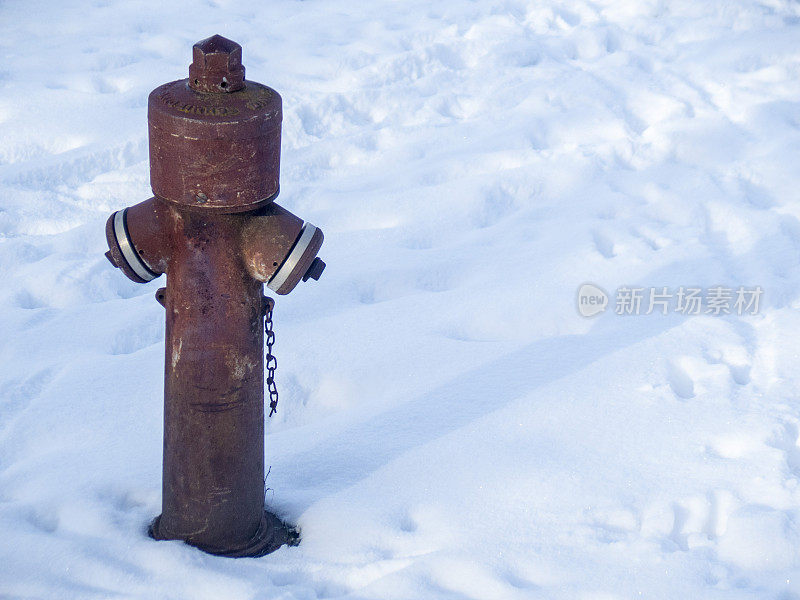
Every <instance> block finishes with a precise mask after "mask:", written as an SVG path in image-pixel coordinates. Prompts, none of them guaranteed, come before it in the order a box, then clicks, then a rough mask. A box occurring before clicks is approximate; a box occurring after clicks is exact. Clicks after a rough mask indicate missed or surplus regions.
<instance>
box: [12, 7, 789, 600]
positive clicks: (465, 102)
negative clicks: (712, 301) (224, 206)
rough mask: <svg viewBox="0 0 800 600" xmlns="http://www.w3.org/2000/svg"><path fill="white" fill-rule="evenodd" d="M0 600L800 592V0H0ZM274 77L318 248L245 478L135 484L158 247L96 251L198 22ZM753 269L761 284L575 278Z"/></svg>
mask: <svg viewBox="0 0 800 600" xmlns="http://www.w3.org/2000/svg"><path fill="white" fill-rule="evenodd" d="M0 27H2V34H3V35H2V37H1V38H0V39H2V41H0V45H1V46H2V67H0V86H2V93H0V135H2V140H3V141H2V144H0V273H2V280H3V281H2V285H1V286H0V332H2V337H0V365H2V367H0V598H14V599H16V598H21V599H22V598H25V599H29V598H37V599H38V598H59V599H68V598H81V599H85V598H110V597H120V598H148V599H160V598H164V599H180V598H197V599H203V598H209V599H212V598H213V599H215V600H216V599H218V598H226V599H243V600H249V599H267V598H276V599H277V598H282V599H311V598H344V597H347V598H354V599H361V600H366V599H381V600H392V599H397V600H400V599H409V598H442V599H475V600H478V599H480V600H488V599H502V600H516V599H523V598H524V599H527V598H547V599H550V598H553V599H581V600H590V599H591V600H600V599H603V600H606V599H627V598H637V597H643V598H651V599H657V598H668V599H675V598H704V599H734V598H735V599H759V600H761V599H774V600H793V599H794V600H797V599H800V444H799V443H798V436H799V433H800V403H798V400H799V399H800V376H798V375H797V369H796V365H797V361H798V358H800V335H798V333H800V312H798V308H800V269H798V268H797V263H798V253H799V252H800V201H799V199H798V195H797V190H798V189H800V171H798V169H797V164H798V159H799V158H800V100H799V99H800V54H798V51H797V45H798V44H797V42H798V40H800V6H798V4H797V3H796V2H791V1H789V0H761V1H755V0H739V1H737V2H725V1H722V0H708V1H705V2H691V1H689V0H641V1H634V0H614V1H612V0H594V1H588V0H570V1H564V2H555V1H553V0H538V1H533V0H529V1H527V2H526V1H524V0H477V1H474V2H457V1H455V0H448V1H443V2H437V3H428V2H421V1H419V0H407V1H405V2H402V3H401V2H391V1H388V0H375V1H374V2H370V3H365V4H363V5H360V6H359V7H358V8H353V4H352V3H348V2H344V1H343V0H327V1H324V2H323V1H322V0H309V1H306V2H298V1H288V0H276V1H274V2H270V3H268V4H267V3H264V4H263V5H262V4H259V3H252V2H244V1H238V0H216V1H215V0H211V1H209V2H205V3H193V2H188V1H186V0H176V1H174V2H152V1H149V0H138V1H135V0H134V1H128V2H119V1H96V2H82V3H77V2H76V3H63V2H61V3H56V2H20V1H16V2H6V3H4V4H3V6H2V7H0ZM214 33H219V34H222V35H225V36H226V37H229V38H231V39H234V40H236V41H237V42H239V43H240V44H242V46H243V48H244V55H243V60H244V63H245V66H246V68H247V76H248V78H250V79H253V80H256V81H260V82H263V83H265V84H267V85H270V86H271V87H274V88H275V89H277V90H278V91H279V92H280V93H281V95H282V96H283V100H284V134H283V156H282V174H281V189H282V192H281V196H280V198H279V199H278V201H279V203H281V204H282V205H283V206H285V207H286V208H288V209H289V210H291V211H292V212H294V213H296V214H298V215H300V216H302V217H303V218H304V219H308V220H309V221H311V222H312V223H314V224H316V225H318V226H320V227H322V228H323V230H324V231H325V234H326V241H325V244H324V246H323V251H322V253H321V255H322V257H323V258H324V259H325V260H326V262H327V264H328V268H327V270H326V272H325V274H324V275H323V277H322V278H321V279H320V281H319V282H316V283H315V282H308V283H306V284H302V285H301V286H299V287H298V288H297V289H296V290H295V291H294V292H293V293H292V294H291V295H289V296H287V297H282V298H279V299H278V303H277V306H276V309H275V329H276V333H277V343H276V348H275V350H276V353H277V356H278V362H279V369H278V384H279V389H280V392H281V402H280V406H279V410H278V414H277V415H276V416H275V417H273V418H272V419H270V420H269V422H268V423H267V438H266V443H267V464H268V465H271V471H270V475H269V479H268V481H267V484H268V486H269V487H270V488H271V490H270V491H269V492H268V495H267V500H268V503H269V505H270V507H271V508H272V510H274V511H276V512H277V513H278V514H280V515H281V516H282V517H283V518H285V519H288V520H290V521H292V522H295V523H297V524H299V526H300V527H301V528H302V532H303V540H302V544H301V545H300V546H298V547H295V548H282V549H280V550H279V551H277V552H276V553H274V554H272V555H270V556H268V557H264V558H260V559H239V560H232V559H224V558H218V557H213V556H209V555H205V554H203V553H201V552H199V551H197V550H195V549H193V548H191V547H188V546H186V545H184V544H181V543H179V542H155V541H152V540H151V539H149V538H148V537H147V536H146V534H145V528H146V525H147V523H148V522H149V520H150V519H151V518H152V517H153V516H155V515H156V514H158V512H159V510H160V493H161V492H160V490H161V444H162V430H161V427H162V425H161V422H162V377H163V360H164V358H163V357H164V347H163V343H164V342H163V338H164V324H163V309H162V308H161V306H159V305H158V304H157V303H156V302H155V300H154V298H153V294H154V292H155V290H156V289H157V288H158V287H160V286H161V285H164V283H163V278H161V279H159V280H156V281H154V282H152V283H150V284H147V285H137V284H134V283H132V282H130V281H128V280H127V279H125V278H124V277H123V276H122V274H121V273H120V272H119V271H117V270H115V269H113V268H112V267H111V265H110V264H109V263H108V262H107V261H106V259H105V258H104V256H103V253H104V252H105V249H106V247H105V239H104V231H103V227H104V223H105V219H106V218H107V216H108V215H109V214H110V213H111V211H114V210H118V209H120V208H122V207H125V206H128V205H131V204H134V203H137V202H139V201H141V200H144V199H146V198H147V197H149V195H150V190H149V179H148V177H149V174H148V163H147V129H146V101H147V94H148V93H149V92H150V90H151V89H153V88H154V87H156V86H157V85H160V84H161V83H164V82H167V81H171V80H174V79H179V78H183V77H185V76H186V72H187V68H188V63H189V62H190V57H191V46H192V44H193V43H194V42H196V41H198V40H200V39H202V38H205V37H208V36H209V35H212V34H214ZM586 282H592V283H593V284H595V285H598V286H600V287H601V288H603V289H604V290H607V291H608V292H609V293H610V294H612V295H613V293H614V291H615V290H616V289H617V288H619V287H622V286H629V287H632V286H640V287H644V288H650V287H656V288H661V287H668V288H670V289H672V290H675V289H677V288H678V287H680V286H696V287H701V288H710V287H712V286H718V285H722V286H726V287H729V288H733V289H735V288H738V287H739V286H747V287H753V286H761V287H762V288H763V290H764V295H763V297H762V298H761V306H760V310H759V311H758V313H757V314H755V315H749V314H747V315H737V314H735V313H734V314H728V315H721V316H712V315H705V314H701V315H683V314H679V313H676V312H674V311H671V312H670V314H668V315H666V316H664V315H661V314H659V313H658V311H656V314H651V315H638V316H635V315H631V316H619V315H617V314H615V313H614V310H613V309H614V298H613V297H612V298H611V301H610V304H609V309H608V310H607V311H606V312H605V313H603V314H601V315H598V316H596V317H594V318H592V319H586V318H583V317H581V316H580V315H579V314H578V311H577V310H576V292H577V290H578V288H579V287H580V286H581V285H582V284H584V283H586Z"/></svg>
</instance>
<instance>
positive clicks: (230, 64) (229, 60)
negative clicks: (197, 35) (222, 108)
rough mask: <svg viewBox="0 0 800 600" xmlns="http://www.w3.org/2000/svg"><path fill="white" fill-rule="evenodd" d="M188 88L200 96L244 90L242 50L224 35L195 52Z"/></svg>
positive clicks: (198, 46) (208, 40) (197, 46)
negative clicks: (202, 93)
mask: <svg viewBox="0 0 800 600" xmlns="http://www.w3.org/2000/svg"><path fill="white" fill-rule="evenodd" d="M192 59H193V60H192V64H191V65H190V66H189V87H190V88H192V89H193V90H195V91H198V92H208V93H216V94H226V93H228V92H235V91H237V90H240V89H242V88H243V87H244V66H243V65H242V47H241V46H240V45H239V44H237V43H236V42H234V41H233V40H229V39H228V38H224V37H222V36H221V35H212V36H211V37H210V38H206V39H204V40H201V41H199V42H197V43H196V44H195V45H194V47H193V48H192Z"/></svg>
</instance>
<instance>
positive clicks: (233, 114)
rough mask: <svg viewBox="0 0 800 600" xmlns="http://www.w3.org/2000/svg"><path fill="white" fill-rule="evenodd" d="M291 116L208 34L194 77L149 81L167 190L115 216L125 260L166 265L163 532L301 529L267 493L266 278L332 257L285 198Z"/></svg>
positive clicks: (145, 273) (112, 255)
mask: <svg viewBox="0 0 800 600" xmlns="http://www.w3.org/2000/svg"><path fill="white" fill-rule="evenodd" d="M281 118H282V112H281V97H280V96H279V95H278V94H277V92H275V90H272V89H270V88H268V87H267V86H265V85H261V84H260V83H255V82H252V81H245V78H244V67H243V66H242V48H241V46H239V45H238V44H236V43H235V42H232V41H230V40H228V39H225V38H223V37H221V36H218V35H215V36H213V37H210V38H208V39H205V40H203V41H201V42H198V43H197V44H195V45H194V49H193V62H192V64H191V66H190V67H189V78H188V79H182V80H179V81H173V82H172V83H167V84H164V85H162V86H161V87H159V88H156V89H155V90H153V92H152V93H151V94H150V98H149V103H148V126H149V133H150V183H151V186H152V188H153V194H154V197H153V198H150V199H149V200H145V201H144V202H141V203H140V204H137V205H136V206H132V207H130V208H126V209H124V210H121V211H119V212H116V213H114V214H113V215H111V217H110V218H109V219H108V222H107V224H106V237H107V239H108V245H109V252H108V253H107V256H108V257H109V260H111V262H112V263H113V264H114V266H116V267H118V268H120V269H121V270H122V272H123V273H125V275H127V276H128V277H129V278H130V279H132V280H134V281H137V282H141V283H144V282H147V281H150V280H152V279H154V278H156V277H158V276H159V275H161V274H162V273H166V274H167V285H166V288H162V289H161V290H159V292H158V294H157V298H158V300H159V302H161V303H162V304H163V305H164V307H165V308H166V368H165V385H164V471H163V499H162V513H161V515H160V516H159V517H157V518H156V519H155V520H154V521H153V523H152V524H151V526H150V533H151V535H152V536H153V537H154V538H156V539H160V540H164V539H170V540H173V539H174V540H184V541H186V542H187V543H189V544H192V545H194V546H197V547H198V548H200V549H202V550H205V551H207V552H211V553H213V554H220V555H224V556H260V555H263V554H266V553H268V552H271V551H272V550H275V549H276V548H278V547H279V546H280V545H282V544H284V543H286V542H287V541H290V539H289V538H290V537H291V535H292V532H291V530H290V528H288V527H287V526H286V525H284V524H283V523H281V521H280V520H279V519H278V518H277V517H275V516H274V515H272V514H271V513H269V512H267V511H266V510H265V506H264V319H265V316H266V315H267V314H268V313H269V312H270V311H271V309H272V300H271V299H268V298H265V297H264V295H263V284H264V283H266V284H267V286H268V287H269V288H270V289H271V290H273V291H274V292H275V293H277V294H288V293H289V292H290V291H291V290H292V289H293V288H294V287H295V286H296V285H297V284H298V282H299V281H300V280H301V279H303V280H304V281H305V280H307V279H309V278H313V279H318V278H319V276H320V274H321V273H322V270H323V269H324V267H325V263H323V262H322V261H321V260H320V259H319V258H317V252H318V251H319V249H320V246H321V245H322V232H321V231H320V230H319V229H318V228H316V227H314V226H313V225H311V224H310V223H305V224H304V223H303V220H302V219H300V218H299V217H296V216H295V215H293V214H292V213H290V212H289V211H287V210H285V209H283V208H281V207H280V206H278V205H277V204H275V202H274V200H275V198H276V196H277V195H278V172H279V164H280V141H281ZM268 341H269V340H268Z"/></svg>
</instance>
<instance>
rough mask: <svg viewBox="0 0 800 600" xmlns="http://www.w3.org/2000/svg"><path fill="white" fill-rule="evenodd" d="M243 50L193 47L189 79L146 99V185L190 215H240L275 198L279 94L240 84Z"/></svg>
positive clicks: (211, 42) (223, 42)
mask: <svg viewBox="0 0 800 600" xmlns="http://www.w3.org/2000/svg"><path fill="white" fill-rule="evenodd" d="M241 56H242V47H241V46H240V45H239V44H237V43H236V42H233V41H231V40H228V39H226V38H224V37H222V36H219V35H215V36H212V37H210V38H207V39H205V40H202V41H200V42H198V43H197V44H195V45H194V49H193V62H192V64H191V66H190V68H189V73H190V77H189V78H187V79H180V80H178V81H173V82H171V83H167V84H164V85H162V86H160V87H158V88H156V89H155V90H153V92H152V93H151V94H150V97H149V100H148V123H149V130H150V184H151V186H152V188H153V193H155V195H156V196H157V197H159V198H161V199H162V200H167V201H168V202H172V203H175V204H179V205H182V206H185V207H187V208H190V209H192V210H201V211H204V210H214V211H219V212H241V211H247V210H253V209H256V208H259V207H260V206H263V205H265V204H268V203H269V202H271V201H272V200H273V199H274V198H275V197H276V196H277V194H278V189H279V183H278V177H279V171H280V139H281V120H282V118H283V114H282V110H281V97H280V95H278V93H277V92H276V91H275V90H273V89H271V88H269V87H267V86H265V85H262V84H260V83H255V82H252V81H245V79H244V73H245V70H244V67H243V66H242V63H241Z"/></svg>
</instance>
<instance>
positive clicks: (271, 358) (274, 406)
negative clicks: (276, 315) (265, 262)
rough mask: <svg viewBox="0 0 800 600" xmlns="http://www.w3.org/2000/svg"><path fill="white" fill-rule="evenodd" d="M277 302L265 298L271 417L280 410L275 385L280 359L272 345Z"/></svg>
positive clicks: (265, 339) (267, 368) (265, 337)
mask: <svg viewBox="0 0 800 600" xmlns="http://www.w3.org/2000/svg"><path fill="white" fill-rule="evenodd" d="M273 306H275V301H274V300H273V299H272V298H265V313H266V314H265V318H264V334H265V335H264V341H265V342H266V344H267V358H266V361H265V362H264V367H265V368H266V370H267V391H268V392H269V408H270V411H269V416H270V417H271V416H272V415H274V414H275V411H276V410H278V387H277V386H276V385H275V369H277V368H278V359H276V358H275V355H274V354H272V345H273V344H274V343H275V332H274V331H272V307H273Z"/></svg>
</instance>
